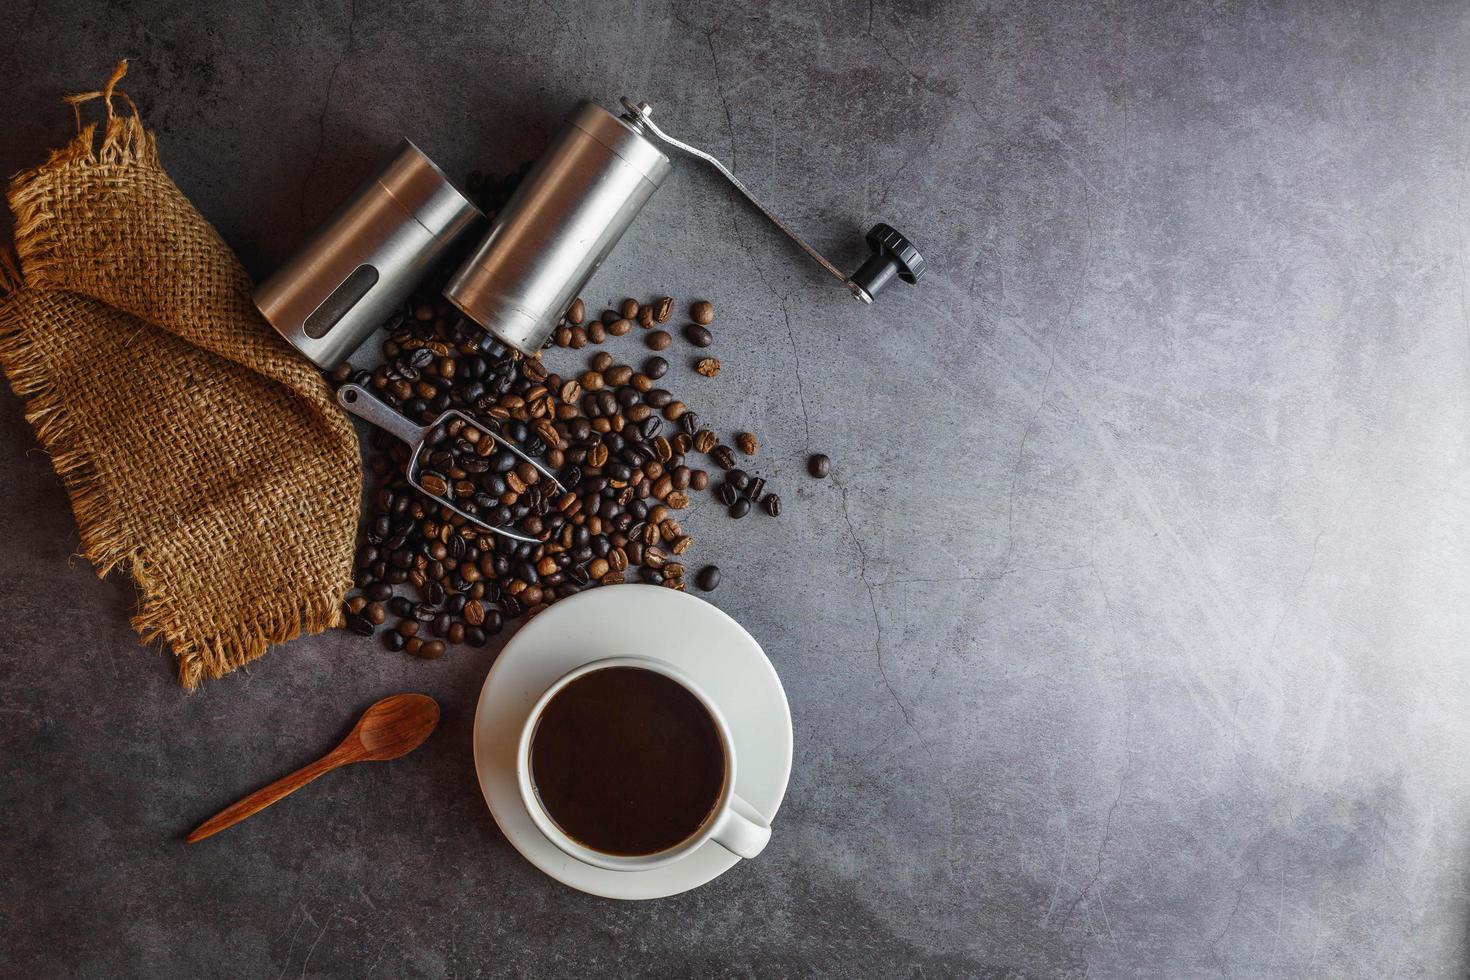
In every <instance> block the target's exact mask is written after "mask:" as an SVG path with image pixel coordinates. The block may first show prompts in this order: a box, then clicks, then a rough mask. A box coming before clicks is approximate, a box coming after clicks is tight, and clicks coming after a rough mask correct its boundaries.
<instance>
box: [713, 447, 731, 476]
mask: <svg viewBox="0 0 1470 980" xmlns="http://www.w3.org/2000/svg"><path fill="white" fill-rule="evenodd" d="M709 455H710V459H713V460H714V461H715V463H716V465H718V466H719V467H720V469H722V470H728V469H730V468H731V467H732V466H734V465H735V451H734V450H732V449H731V448H730V447H729V446H716V447H715V448H713V449H711V450H710V452H709Z"/></svg>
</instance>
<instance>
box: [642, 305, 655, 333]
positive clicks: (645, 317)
mask: <svg viewBox="0 0 1470 980" xmlns="http://www.w3.org/2000/svg"><path fill="white" fill-rule="evenodd" d="M656 322H658V316H657V314H656V313H655V312H654V309H653V307H652V306H647V305H645V306H642V307H639V309H638V325H639V326H640V327H642V328H643V329H645V330H648V329H650V328H651V327H652V326H653V325H654V324H655V323H656Z"/></svg>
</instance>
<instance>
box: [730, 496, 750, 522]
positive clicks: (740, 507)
mask: <svg viewBox="0 0 1470 980" xmlns="http://www.w3.org/2000/svg"><path fill="white" fill-rule="evenodd" d="M749 513H750V501H749V500H747V499H746V498H744V497H740V498H739V499H737V500H736V501H735V502H734V503H733V504H731V505H730V516H731V517H733V518H735V519H736V520H739V519H740V518H742V517H744V516H745V515H746V514H749Z"/></svg>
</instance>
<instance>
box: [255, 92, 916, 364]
mask: <svg viewBox="0 0 1470 980" xmlns="http://www.w3.org/2000/svg"><path fill="white" fill-rule="evenodd" d="M622 104H623V108H624V112H623V113H622V114H621V115H618V116H615V115H613V114H612V113H610V112H608V111H607V110H605V109H603V108H601V107H600V106H597V105H594V104H593V103H591V102H584V103H582V104H581V106H579V107H578V109H577V111H576V112H575V113H574V114H573V115H572V117H571V119H569V120H568V121H567V124H566V125H565V126H564V127H563V128H562V131H561V133H560V134H558V136H557V138H556V139H555V141H554V142H553V143H552V144H551V146H550V147H549V148H548V149H547V151H546V152H545V153H544V154H543V155H542V157H541V159H540V160H539V161H538V162H537V163H536V166H535V167H533V168H532V169H531V171H530V172H529V173H528V174H527V175H526V177H525V178H524V179H523V180H522V181H521V183H520V186H519V187H518V188H517V189H516V192H515V194H514V195H512V197H511V198H510V200H509V201H508V202H506V205H505V207H504V208H502V209H501V211H500V212H499V213H498V214H497V215H496V216H495V219H494V221H493V222H492V224H491V227H490V230H489V231H488V233H487V234H486V235H485V238H484V240H483V241H482V242H481V243H480V245H479V247H478V248H477V249H476V250H475V252H474V254H473V255H471V257H470V258H469V259H468V261H466V262H465V263H464V265H463V266H461V267H460V269H459V270H458V271H457V272H456V273H455V275H454V276H453V278H451V279H450V281H449V284H448V287H447V288H446V289H445V293H444V295H445V296H446V298H448V299H449V300H450V302H452V303H453V304H454V305H455V306H456V307H458V308H459V309H460V310H461V311H462V312H463V313H464V314H465V315H466V316H468V317H469V318H470V319H472V320H474V321H475V322H476V323H478V324H480V325H481V326H483V327H484V328H485V329H486V330H488V331H489V332H490V333H491V334H493V335H494V336H495V337H496V339H498V340H500V341H501V342H502V343H504V344H506V345H507V346H509V347H512V348H514V349H516V350H519V351H521V352H522V353H525V354H534V353H536V352H537V351H539V350H540V349H541V348H542V347H543V346H544V345H545V343H546V341H547V339H548V338H549V337H550V336H551V334H552V332H553V331H554V330H555V329H556V327H557V324H558V322H559V321H560V320H561V317H562V315H563V314H564V313H565V312H566V310H567V307H568V306H570V305H571V303H572V301H573V300H574V299H575V298H576V297H577V295H578V294H579V293H580V292H581V291H582V288H583V287H584V286H585V285H586V283H587V280H588V279H590V278H591V277H592V274H593V273H594V272H596V271H597V268H598V266H599V265H601V263H602V260H603V259H604V258H606V257H607V255H608V253H609V252H611V251H612V248H613V246H614V245H616V244H617V242H618V239H619V238H621V237H622V235H623V232H625V231H626V230H627V228H628V226H629V225H630V224H631V223H632V222H633V219H634V218H635V217H637V215H638V212H639V211H640V210H641V209H642V207H643V205H644V203H645V202H646V201H647V200H648V199H649V197H651V196H652V194H653V192H654V191H655V190H657V189H658V187H659V185H660V184H661V183H662V182H663V180H664V178H665V177H666V176H668V173H669V171H670V169H671V164H670V162H669V158H668V157H667V156H665V155H664V154H663V152H662V151H661V150H660V149H659V147H658V145H657V144H656V143H655V142H654V141H655V140H657V141H659V142H661V143H663V144H665V145H667V146H671V147H674V148H675V149H678V150H681V151H683V152H685V153H688V154H690V155H692V156H695V157H698V158H699V159H701V160H704V161H705V162H707V163H709V164H711V165H712V166H714V167H715V168H716V169H717V170H719V172H720V173H721V174H722V175H724V177H725V178H726V179H727V180H729V181H730V183H731V184H733V185H734V186H735V188H736V189H738V190H739V191H740V192H741V193H742V194H744V195H745V197H746V198H747V199H749V200H750V202H751V203H752V204H754V205H755V206H756V207H757V208H758V209H759V210H760V211H761V213H763V214H764V215H766V217H768V218H770V219H771V221H772V222H773V223H775V224H776V226H777V227H779V228H780V229H781V230H782V231H783V232H785V233H786V234H787V235H788V236H789V237H790V238H791V239H792V240H793V241H795V242H796V243H797V244H798V245H800V246H801V248H802V249H803V250H804V251H805V252H806V253H807V254H808V255H809V256H811V257H812V258H813V259H814V260H815V261H816V262H817V263H818V264H819V265H821V266H822V268H824V269H825V270H827V272H828V273H830V274H831V275H833V276H835V277H836V278H837V279H838V280H840V281H841V282H842V283H843V284H844V285H845V286H847V288H848V290H849V291H850V292H851V293H852V295H853V296H854V297H856V298H857V299H860V300H862V301H863V302H865V303H871V302H872V301H873V298H874V297H875V296H876V295H877V294H878V292H879V291H880V290H881V289H883V288H884V287H885V286H886V285H887V284H888V283H889V282H891V281H892V280H893V279H894V278H895V277H897V278H900V279H903V280H904V281H905V282H909V283H914V282H917V281H918V280H919V278H920V277H921V276H922V275H923V271H924V260H923V258H922V257H921V256H920V255H919V252H918V250H917V249H915V248H914V246H913V245H912V244H910V243H909V241H908V240H907V239H906V238H904V236H903V235H901V234H899V233H898V232H897V231H895V230H894V229H893V228H891V227H889V226H888V225H886V224H878V225H874V226H873V228H872V229H870V230H869V232H868V234H867V242H868V248H869V252H870V254H869V256H868V259H867V261H865V262H864V263H863V265H862V266H861V267H860V268H859V269H858V271H857V272H855V273H853V274H852V275H851V276H846V275H844V274H843V273H842V272H841V271H840V270H838V268H837V267H836V266H835V265H833V264H832V263H831V262H829V261H827V259H825V258H824V257H823V256H822V255H821V254H820V253H818V252H817V251H816V249H814V248H813V247H812V246H810V245H809V244H807V243H806V242H805V241H803V240H802V239H801V237H800V236H798V235H797V234H796V233H795V232H794V231H792V229H791V228H790V227H788V226H787V225H786V224H785V222H783V221H782V220H781V219H780V218H778V217H777V216H776V215H775V214H773V213H772V212H771V211H770V210H768V209H767V208H766V207H765V206H764V205H762V204H761V203H760V201H758V200H757V199H756V198H755V196H754V195H753V194H752V193H751V192H750V190H749V189H748V188H747V187H746V186H745V185H744V184H742V183H741V182H740V180H739V179H737V178H736V177H735V175H734V174H733V173H731V172H730V171H729V170H728V169H727V168H726V167H725V166H724V165H723V164H721V163H720V162H719V161H718V160H717V159H715V158H714V157H712V156H710V155H709V154H707V153H705V152H703V151H701V150H699V149H696V148H695V147H692V146H689V145H687V144H685V143H681V142H680V141H678V140H676V139H674V138H672V137H670V136H668V135H667V134H665V133H664V132H663V131H662V130H660V129H659V128H658V127H657V126H656V125H654V123H653V120H652V109H650V108H649V106H648V104H647V103H634V102H631V101H630V100H628V99H626V98H625V99H623V100H622ZM410 149H412V153H411V154H410V156H411V157H412V162H413V166H411V167H408V168H407V169H409V170H410V172H412V173H413V175H414V176H415V177H416V178H418V179H419V180H420V181H421V182H422V183H423V184H424V186H425V187H426V188H428V190H426V191H425V193H426V194H428V195H429V197H428V200H430V201H432V202H433V207H432V208H430V209H429V212H430V215H431V220H429V221H426V220H425V218H424V216H423V215H422V214H419V213H417V212H416V211H415V210H414V204H412V203H410V204H408V205H407V206H404V203H403V201H402V197H401V195H400V194H398V193H391V191H392V186H391V182H390V180H389V179H388V178H389V177H391V176H392V175H393V174H394V173H396V172H397V171H398V170H403V169H405V166H406V165H405V164H404V163H403V162H402V160H401V159H400V158H401V157H402V156H403V155H404V154H408V153H409V150H410ZM430 175H432V176H436V177H437V179H438V181H439V182H440V183H439V184H436V183H435V181H433V180H431V179H429V178H430ZM415 186H417V184H416V185H415ZM384 188H387V189H388V190H389V191H390V193H389V194H388V195H387V198H386V199H389V200H393V201H394V202H396V203H397V204H398V205H399V206H398V208H397V210H396V211H394V210H393V209H391V208H387V207H386V206H384V205H383V200H384V199H385V198H384V194H383V189H384ZM431 192H432V193H431ZM421 210H422V209H421ZM388 212H391V214H388ZM477 213H478V212H476V211H475V209H474V207H473V205H471V204H469V202H468V201H466V200H465V199H464V198H463V196H462V195H460V194H459V193H458V192H457V191H455V190H454V189H453V187H452V185H450V184H449V182H448V181H447V179H444V177H443V174H442V173H440V172H439V171H438V168H436V167H434V166H433V164H432V163H429V162H428V160H427V158H425V157H423V155H422V154H421V153H418V151H417V149H416V148H413V147H412V144H410V143H407V141H405V147H404V148H403V149H402V150H401V151H400V154H399V157H396V158H395V159H394V160H391V161H390V162H389V164H388V166H387V167H385V169H384V171H383V173H382V174H380V175H378V176H376V177H375V178H374V180H373V181H371V182H370V183H369V184H368V185H367V186H366V187H364V188H363V189H361V190H359V191H358V192H357V194H355V195H354V197H353V198H351V199H350V200H349V201H348V202H347V204H345V205H344V206H343V207H342V208H341V209H339V211H338V212H337V213H336V214H335V215H333V217H332V218H331V219H330V220H329V221H328V223H327V224H326V225H325V226H324V227H323V228H322V229H321V230H320V231H319V232H318V233H317V234H316V235H315V236H314V237H313V238H312V240H311V241H310V242H308V243H307V245H306V246H304V247H303V248H302V250H301V251H300V252H298V254H297V255H296V256H294V257H293V258H292V259H291V260H290V261H289V262H287V264H286V265H285V266H283V267H282V268H281V269H280V270H279V271H277V273H276V274H275V275H274V276H272V277H271V278H270V279H269V280H268V281H267V282H266V283H265V284H264V285H262V286H261V287H260V289H259V290H258V291H257V292H256V305H257V306H259V308H260V311H261V313H263V314H264V315H265V317H266V319H267V320H269V321H270V322H271V324H272V325H273V326H274V327H275V328H276V330H277V331H279V332H280V333H281V334H282V336H284V337H285V338H286V339H287V340H288V341H290V342H291V343H292V344H294V345H295V346H296V347H297V348H299V349H300V350H301V351H302V352H303V353H305V354H306V355H307V356H308V357H310V358H311V359H312V361H313V362H315V363H316V364H317V365H318V366H320V367H322V368H324V369H331V368H334V367H336V366H337V365H338V364H340V363H341V362H342V361H344V360H346V358H347V357H348V356H349V355H350V354H351V353H352V351H353V350H355V349H356V348H357V347H358V346H359V345H360V344H361V343H362V342H363V341H364V340H366V338H367V337H368V335H369V334H371V333H372V332H373V330H374V329H376V327H377V326H378V325H379V324H380V323H381V322H382V321H383V319H385V318H386V314H387V312H388V311H389V310H391V308H392V307H393V305H395V304H396V303H398V302H400V301H401V300H402V299H403V298H404V297H405V296H406V295H407V293H408V290H409V289H410V288H411V286H412V284H413V282H414V280H415V279H416V278H417V277H418V276H421V275H422V272H423V271H424V269H425V268H426V267H427V265H428V264H429V262H430V261H432V259H433V258H434V257H435V256H437V255H438V254H440V253H441V252H442V250H443V248H444V247H446V246H447V245H448V244H449V242H450V241H451V240H452V239H453V238H454V237H456V236H458V235H459V234H461V233H462V232H464V230H465V229H466V228H467V227H469V225H470V223H471V221H472V220H473V218H474V216H475V215H476V214H477ZM385 214H387V217H386V218H385ZM395 221H396V222H397V223H398V224H399V225H402V226H403V227H404V228H406V229H408V233H406V234H405V233H402V232H400V231H399V230H398V229H396V228H395V227H394V222H395ZM367 257H371V261H370V260H369V258H367Z"/></svg>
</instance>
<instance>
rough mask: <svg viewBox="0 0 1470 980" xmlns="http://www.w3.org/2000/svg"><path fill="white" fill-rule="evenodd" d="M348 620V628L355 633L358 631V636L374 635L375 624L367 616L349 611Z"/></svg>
mask: <svg viewBox="0 0 1470 980" xmlns="http://www.w3.org/2000/svg"><path fill="white" fill-rule="evenodd" d="M346 620H347V628H348V629H349V630H351V631H352V632H353V633H356V634H357V635H358V636H372V635H373V624H372V623H371V622H370V621H369V620H368V619H367V617H365V616H358V615H355V614H353V613H348V615H347V617H346Z"/></svg>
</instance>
